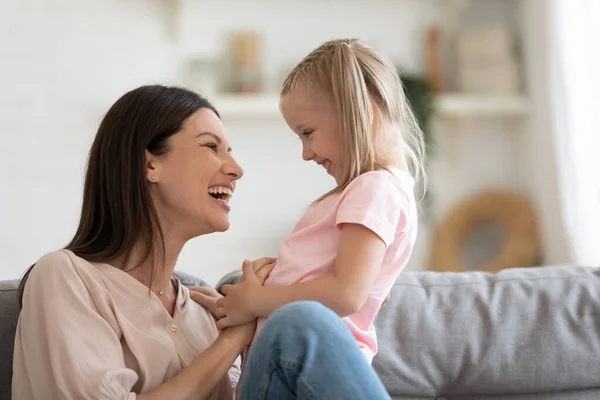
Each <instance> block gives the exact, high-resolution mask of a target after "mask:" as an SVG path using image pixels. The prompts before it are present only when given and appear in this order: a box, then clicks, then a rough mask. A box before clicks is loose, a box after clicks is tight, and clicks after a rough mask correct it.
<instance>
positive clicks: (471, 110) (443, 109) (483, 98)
mask: <svg viewBox="0 0 600 400" xmlns="http://www.w3.org/2000/svg"><path fill="white" fill-rule="evenodd" d="M210 98H211V100H212V102H213V104H214V105H215V107H217V109H218V110H219V113H220V114H221V115H222V116H223V117H224V118H252V119H256V118H279V117H280V116H281V115H280V112H279V96H277V95H276V94H256V95H255V94H246V95H217V96H211V97H210ZM435 108H436V113H437V115H438V116H439V117H442V118H482V117H524V116H526V115H527V113H528V109H529V104H528V100H527V98H526V97H525V96H493V95H470V94H461V93H447V94H442V95H439V96H438V97H437V98H436V100H435Z"/></svg>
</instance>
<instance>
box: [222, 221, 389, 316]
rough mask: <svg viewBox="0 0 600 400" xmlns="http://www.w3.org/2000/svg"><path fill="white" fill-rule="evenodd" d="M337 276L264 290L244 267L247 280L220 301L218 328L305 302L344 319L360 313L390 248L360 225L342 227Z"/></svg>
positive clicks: (228, 290)
mask: <svg viewBox="0 0 600 400" xmlns="http://www.w3.org/2000/svg"><path fill="white" fill-rule="evenodd" d="M341 230H342V231H341V241H340V247H339V250H338V255H337V258H336V263H335V275H334V276H326V277H319V278H315V279H313V280H310V281H307V282H302V283H298V284H293V285H290V286H277V287H272V286H268V287H262V286H261V285H260V284H259V282H258V281H257V279H256V276H255V275H254V273H253V271H252V268H251V267H250V266H248V265H244V267H243V270H244V280H243V282H240V283H238V284H236V285H226V286H224V287H223V293H225V294H226V297H224V298H222V299H219V300H218V301H217V306H218V307H217V313H216V314H217V316H218V317H220V318H221V319H220V320H219V321H218V323H217V326H218V327H219V328H224V327H227V326H233V325H237V324H240V323H244V322H245V321H249V320H252V319H253V318H255V317H256V316H264V317H266V316H269V315H270V314H271V313H272V312H273V311H275V310H276V309H278V308H279V307H281V306H283V305H285V304H288V303H292V302H295V301H301V300H313V301H318V302H320V303H321V304H323V305H325V306H326V307H329V308H331V309H332V310H333V311H335V312H336V313H337V314H338V315H340V316H341V317H345V316H347V315H350V314H353V313H355V312H356V311H358V310H359V309H360V308H361V307H362V306H363V305H364V303H365V302H366V300H367V297H368V295H369V291H370V289H371V288H372V286H373V283H374V281H375V278H376V276H377V273H378V272H379V270H380V268H381V265H382V262H383V257H384V255H385V250H386V245H385V243H384V242H383V240H382V239H381V238H380V237H379V236H378V235H377V234H375V233H374V232H373V231H372V230H370V229H368V228H366V227H365V226H363V225H360V224H353V223H347V224H344V225H342V227H341Z"/></svg>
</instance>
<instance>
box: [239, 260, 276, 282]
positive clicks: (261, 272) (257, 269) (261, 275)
mask: <svg viewBox="0 0 600 400" xmlns="http://www.w3.org/2000/svg"><path fill="white" fill-rule="evenodd" d="M276 261H277V259H276V258H273V257H263V258H259V259H258V260H254V261H252V262H251V264H252V269H253V270H254V273H255V274H256V277H257V278H258V281H259V282H260V285H261V286H262V285H264V284H265V280H267V278H268V277H269V274H270V273H271V271H272V270H273V267H274V266H275V262H276ZM245 262H248V261H245ZM242 265H243V264H242ZM242 272H243V271H242ZM243 281H244V275H243V274H242V276H241V277H240V279H239V280H238V283H241V282H243Z"/></svg>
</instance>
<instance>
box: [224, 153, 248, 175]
mask: <svg viewBox="0 0 600 400" xmlns="http://www.w3.org/2000/svg"><path fill="white" fill-rule="evenodd" d="M223 169H224V172H225V174H227V175H229V176H230V177H232V178H233V179H236V180H237V179H240V178H241V177H242V175H244V170H243V169H242V167H240V165H239V164H238V163H237V161H236V160H235V158H233V156H231V155H230V156H229V157H228V158H227V160H226V161H225V163H223Z"/></svg>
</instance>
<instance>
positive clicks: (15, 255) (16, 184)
mask: <svg viewBox="0 0 600 400" xmlns="http://www.w3.org/2000/svg"><path fill="white" fill-rule="evenodd" d="M168 4H169V2H168V1H166V0H164V1H163V0H135V1H128V0H103V1H101V2H92V1H82V0H54V1H44V0H29V1H24V0H4V1H3V2H2V4H1V5H0V77H1V78H0V79H2V81H3V83H4V84H3V89H4V90H2V91H0V135H1V138H2V143H3V146H2V147H0V183H1V184H0V221H1V225H0V226H1V229H0V265H1V267H0V279H7V278H15V277H18V276H19V275H21V274H22V272H23V271H24V270H25V268H26V267H27V266H28V265H29V264H31V263H32V262H34V261H35V260H36V259H37V258H38V257H39V256H40V255H42V254H43V253H45V252H47V251H51V250H54V249H56V248H59V247H61V246H64V245H65V244H66V242H67V241H68V240H69V239H70V238H71V236H72V234H73V232H74V229H75V227H76V223H77V220H78V217H79V206H80V198H81V189H82V173H83V167H84V164H85V159H86V156H87V151H88V148H89V145H90V143H91V140H92V138H93V135H94V133H95V129H96V127H97V124H98V122H99V120H100V118H101V116H102V113H103V112H104V111H105V110H106V109H107V108H108V107H109V106H110V104H111V103H112V102H113V101H114V100H116V99H117V98H118V97H119V96H120V95H121V94H122V93H124V92H125V91H126V90H129V89H131V88H133V87H136V86H138V85H140V84H144V83H152V82H160V83H182V82H183V81H182V79H183V78H182V75H181V72H182V65H183V61H184V59H185V56H186V55H196V54H204V55H218V54H219V53H220V52H221V50H220V49H221V47H220V46H221V45H223V44H224V43H225V42H224V40H225V37H226V33H227V32H228V31H229V30H231V29H234V28H257V29H259V30H260V31H261V32H263V33H265V36H264V37H265V44H264V46H265V47H264V49H265V53H264V55H265V64H264V67H265V73H266V75H267V77H271V78H272V79H273V82H276V80H277V78H275V76H277V77H278V76H280V74H281V71H280V68H285V65H290V64H293V63H294V62H295V61H297V60H299V58H300V57H302V56H303V55H304V54H305V53H307V52H308V51H309V50H311V49H312V48H313V47H315V46H317V45H318V44H319V43H320V42H322V41H324V40H327V39H330V38H333V37H340V36H357V37H361V38H364V39H366V40H368V41H370V42H371V43H373V44H374V45H375V46H377V47H378V48H380V49H381V50H382V51H383V52H385V53H388V54H390V55H391V56H392V57H393V59H394V60H396V61H397V62H398V64H400V65H402V66H403V67H404V68H405V69H406V70H408V71H418V70H419V69H420V68H421V67H422V54H421V47H420V46H421V43H422V39H423V32H422V31H423V29H424V28H425V27H426V26H427V25H428V24H430V23H432V22H434V21H436V20H437V18H438V15H437V9H436V2H435V1H434V0H426V1H423V0H404V1H397V0H377V1H370V2H367V1H350V2H349V1H340V0H335V1H334V0H331V1H326V2H322V1H300V0H298V1H285V2H275V1H257V2H248V1H231V0H230V1H221V2H217V1H208V0H206V1H204V0H195V1H192V0H190V1H181V2H180V5H181V8H180V9H178V10H176V9H171V8H170V7H169V6H168ZM366 4H368V6H366ZM340 10H341V11H340ZM173 11H175V14H174V16H175V17H174V18H170V17H169V15H172V14H170V13H172V12H173ZM368 16H374V17H375V18H376V20H375V19H373V21H376V22H369V21H370V19H368V18H367V17H368ZM309 22H310V23H313V22H315V23H316V28H313V27H309V26H308V24H309ZM173 28H175V29H173ZM274 86H275V84H274V83H272V84H271V85H269V89H274ZM224 120H225V123H226V125H227V127H228V130H229V132H230V134H231V136H232V138H233V143H234V147H235V154H236V156H237V157H238V159H239V161H240V163H241V164H242V166H243V167H244V168H245V171H246V174H245V177H244V179H242V181H241V183H240V185H239V190H238V191H237V192H236V195H235V196H234V199H233V200H232V228H231V230H230V231H228V232H226V233H224V234H215V235H211V236H210V237H201V238H197V239H195V240H193V241H192V242H190V243H189V244H188V246H186V248H185V249H184V252H183V254H182V256H181V258H180V263H179V269H181V270H184V271H187V272H190V273H194V274H197V275H201V276H203V277H204V278H205V279H207V280H208V281H209V282H212V283H215V282H216V281H217V280H218V279H219V278H220V277H221V276H222V275H223V274H224V273H226V272H228V271H230V270H232V269H234V268H237V267H239V265H240V264H241V261H242V260H243V259H244V258H256V257H261V256H263V255H276V253H277V247H278V244H279V243H280V241H281V240H282V238H283V237H285V235H286V234H287V233H288V232H289V231H290V230H291V228H292V227H293V224H294V223H295V221H296V220H297V219H298V217H299V216H300V215H301V213H302V212H303V210H304V209H305V207H306V206H307V205H308V204H309V202H310V201H311V200H312V199H314V198H315V197H317V196H318V195H319V194H321V193H323V192H324V191H325V190H326V189H327V188H329V186H330V185H331V182H330V180H329V178H328V177H327V176H325V175H324V174H323V173H322V171H320V170H319V169H318V168H316V167H315V166H312V165H308V164H306V163H303V162H302V161H301V159H300V145H299V143H298V142H297V140H296V139H294V137H293V135H292V134H290V133H289V131H288V129H287V127H286V126H285V125H284V124H283V122H282V121H281V120H280V119H275V120H268V121H257V120H236V119H234V118H233V117H228V116H225V117H224ZM441 126H442V127H441V128H440V129H439V133H438V136H441V137H440V141H441V142H443V143H446V144H445V145H444V146H450V147H451V148H453V149H454V152H450V153H448V154H446V153H444V151H440V152H441V153H443V154H442V155H439V157H438V158H437V161H436V162H435V163H436V165H437V166H436V167H434V169H435V171H433V175H434V176H433V180H434V183H436V184H437V185H439V186H440V187H442V188H444V189H447V190H444V191H442V192H440V193H441V194H439V195H438V197H439V203H438V204H437V205H436V210H438V211H440V212H441V211H442V210H444V209H445V208H447V207H448V206H449V205H450V204H452V202H453V201H455V200H456V199H457V198H458V195H460V194H461V193H464V192H467V193H469V192H473V191H475V190H477V189H478V188H480V187H481V186H482V185H485V184H487V183H488V182H489V180H488V178H489V177H490V176H491V178H492V182H498V183H503V184H504V183H506V184H511V185H517V186H525V184H524V183H523V182H522V181H520V180H519V179H520V178H518V177H516V172H515V171H516V170H518V164H512V163H511V162H507V160H511V159H510V158H507V157H510V154H513V150H514V148H515V146H516V144H515V143H516V142H515V141H514V140H515V139H514V137H512V135H513V132H509V134H507V130H508V131H511V130H512V129H513V126H512V125H506V123H505V122H504V121H498V122H497V123H496V124H495V125H494V127H493V128H492V129H490V128H489V126H488V125H485V127H484V126H483V125H477V124H475V125H470V126H465V127H464V128H465V129H464V130H463V129H461V132H453V131H451V130H450V128H448V127H449V126H451V125H445V124H442V125H441ZM482 132H483V133H482ZM514 134H515V135H518V133H516V132H515V133H514ZM486 140H491V142H489V143H488V144H487V145H486V144H485V143H484V142H485V141H486ZM452 146H453V147H452ZM482 149H484V150H483V151H482ZM486 149H487V150H486ZM499 150H501V151H499ZM467 159H468V160H469V161H465V160H467ZM481 163H484V165H485V167H484V168H481V167H479V168H474V166H480V165H481ZM428 230H429V227H428V226H427V224H425V225H424V227H423V231H422V232H423V233H424V235H423V236H422V238H420V239H419V243H418V246H417V251H416V254H415V257H414V259H413V261H412V262H411V266H410V268H411V269H420V268H423V267H424V266H425V265H426V258H427V257H426V253H427V250H428V249H427V245H428V235H427V232H428Z"/></svg>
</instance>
